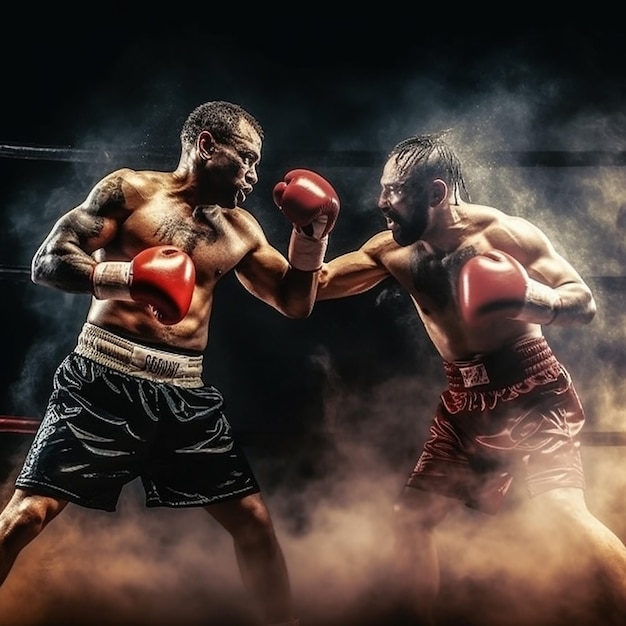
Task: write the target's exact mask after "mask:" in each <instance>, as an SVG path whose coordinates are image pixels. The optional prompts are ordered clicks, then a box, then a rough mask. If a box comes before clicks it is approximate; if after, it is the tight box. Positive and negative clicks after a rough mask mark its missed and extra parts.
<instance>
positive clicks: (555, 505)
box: [534, 488, 626, 625]
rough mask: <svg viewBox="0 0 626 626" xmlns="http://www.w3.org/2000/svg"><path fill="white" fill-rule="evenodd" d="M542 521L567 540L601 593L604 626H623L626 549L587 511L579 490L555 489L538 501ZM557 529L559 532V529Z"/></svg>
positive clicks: (600, 600)
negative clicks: (584, 564) (553, 527)
mask: <svg viewBox="0 0 626 626" xmlns="http://www.w3.org/2000/svg"><path fill="white" fill-rule="evenodd" d="M534 504H535V505H536V506H537V507H539V508H541V511H542V513H541V515H542V519H545V520H546V522H548V523H550V524H551V527H552V525H554V526H555V528H556V531H555V532H556V533H558V534H555V536H562V537H564V538H566V539H567V541H568V544H567V545H568V546H571V550H573V551H575V553H576V554H577V557H578V558H579V559H580V563H581V564H582V563H583V559H586V561H585V563H587V565H586V566H582V567H584V569H582V568H581V571H583V572H586V573H588V574H589V582H590V584H589V586H588V588H592V589H597V590H598V598H597V602H598V604H599V605H600V606H601V610H602V612H603V613H602V614H603V618H604V620H603V623H605V624H615V625H618V624H619V625H622V624H623V623H624V616H625V615H626V546H624V544H623V542H622V541H621V540H620V539H619V538H618V537H617V536H616V535H615V534H614V533H613V532H612V531H611V530H609V528H607V527H606V526H605V525H604V524H603V523H602V522H601V521H600V520H598V519H597V518H596V517H595V516H594V515H593V514H592V513H591V512H590V511H589V509H588V508H587V505H586V502H585V498H584V493H583V491H582V490H580V489H569V488H562V489H554V490H552V491H548V492H547V493H544V494H542V495H540V496H537V497H536V498H535V503H534ZM557 526H558V528H557Z"/></svg>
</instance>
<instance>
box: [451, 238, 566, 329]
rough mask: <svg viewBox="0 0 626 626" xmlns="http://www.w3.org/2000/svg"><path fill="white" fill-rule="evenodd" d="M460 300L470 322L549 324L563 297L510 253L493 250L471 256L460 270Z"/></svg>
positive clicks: (462, 313) (464, 317)
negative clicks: (499, 319)
mask: <svg viewBox="0 0 626 626" xmlns="http://www.w3.org/2000/svg"><path fill="white" fill-rule="evenodd" d="M458 299H459V307H460V310H461V315H462V316H463V319H464V320H465V321H466V322H467V323H468V324H480V323H482V322H486V321H489V320H493V319H494V315H495V316H498V317H507V318H509V319H515V320H521V321H524V322H530V323H532V324H549V323H550V322H551V321H552V320H554V317H555V316H556V313H557V311H558V308H559V306H560V303H561V299H560V297H559V295H558V293H557V292H556V290H555V289H553V288H552V287H550V286H548V285H545V284H543V283H540V282H539V281H536V280H534V279H532V278H530V277H529V276H528V273H527V272H526V269H525V268H524V267H523V266H522V265H521V263H519V261H517V259H514V258H513V257H512V256H511V255H509V254H507V253H506V252H502V251H500V250H490V251H488V252H485V253H483V254H479V255H477V256H475V257H472V258H471V259H470V260H469V261H467V262H466V263H465V265H463V267H462V268H461V271H460V273H459V283H458Z"/></svg>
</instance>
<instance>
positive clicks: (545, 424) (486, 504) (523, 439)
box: [406, 337, 585, 514]
mask: <svg viewBox="0 0 626 626" xmlns="http://www.w3.org/2000/svg"><path fill="white" fill-rule="evenodd" d="M444 369H445V373H446V377H447V379H448V388H447V390H446V391H445V392H444V393H443V394H442V395H441V397H440V401H439V404H438V406H437V411H436V415H435V418H434V420H433V423H432V425H431V428H430V434H429V438H428V439H427V441H426V443H425V444H424V449H423V451H422V454H421V456H420V457H419V459H418V461H417V464H416V465H415V468H414V469H413V471H412V473H411V475H410V476H409V478H408V480H407V483H406V484H407V486H408V487H415V488H419V489H425V490H428V491H433V492H436V493H440V494H442V495H445V496H449V497H453V498H457V499H459V500H461V501H463V502H465V504H466V505H467V506H469V507H471V508H475V509H478V510H480V511H483V512H486V513H491V514H495V513H497V511H498V510H499V509H500V507H501V505H502V503H503V501H504V497H505V495H506V493H507V491H508V489H509V487H510V485H511V482H512V480H513V475H514V474H517V473H518V472H521V473H522V475H524V477H525V481H526V486H527V489H528V492H529V494H530V495H531V496H536V495H538V494H540V493H543V492H545V491H548V490H550V489H555V488H558V487H577V488H581V489H582V488H584V487H585V481H584V475H583V468H582V461H581V454H580V440H579V433H580V431H581V429H582V427H583V424H584V421H585V416H584V412H583V408H582V406H581V403H580V400H579V398H578V395H577V393H576V391H575V390H574V388H573V386H572V382H571V379H570V376H569V374H568V373H567V371H566V370H565V369H564V368H563V366H562V365H561V364H560V363H559V362H558V361H557V359H556V357H555V356H554V354H553V353H552V351H551V349H550V347H549V346H548V344H547V343H546V341H545V339H544V338H543V337H541V338H536V339H530V340H524V341H522V342H520V343H518V344H516V345H514V346H512V347H510V348H507V349H503V350H500V351H498V352H496V353H493V354H490V355H487V356H485V357H484V358H479V359H475V360H472V361H464V362H453V363H450V362H444Z"/></svg>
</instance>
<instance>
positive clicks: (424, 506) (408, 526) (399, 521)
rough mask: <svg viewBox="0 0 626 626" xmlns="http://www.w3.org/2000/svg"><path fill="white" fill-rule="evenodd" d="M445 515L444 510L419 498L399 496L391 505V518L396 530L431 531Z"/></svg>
mask: <svg viewBox="0 0 626 626" xmlns="http://www.w3.org/2000/svg"><path fill="white" fill-rule="evenodd" d="M443 517H445V512H444V511H441V510H440V509H439V508H438V507H436V506H433V505H432V504H431V503H429V502H428V499H425V500H424V501H421V500H420V499H419V498H415V499H407V498H400V499H399V500H397V501H396V502H395V503H394V505H393V520H394V525H395V527H396V529H397V530H398V531H401V532H402V531H411V532H415V531H418V532H425V533H427V532H431V531H432V530H434V528H435V527H436V526H437V524H439V522H440V521H441V520H442V519H443Z"/></svg>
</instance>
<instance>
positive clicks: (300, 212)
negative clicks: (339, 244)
mask: <svg viewBox="0 0 626 626" xmlns="http://www.w3.org/2000/svg"><path fill="white" fill-rule="evenodd" d="M273 198H274V202H275V204H276V206H277V207H278V208H279V209H280V210H281V211H282V212H283V213H284V214H285V215H286V216H287V218H288V219H289V220H290V221H291V222H292V223H293V225H294V229H293V231H292V234H291V240H290V242H289V261H290V263H291V264H292V265H293V267H296V268H297V269H301V270H305V271H314V270H317V269H319V268H320V267H321V265H322V263H323V261H324V255H325V253H326V248H327V246H328V234H329V233H330V231H331V230H332V229H333V228H334V226H335V222H336V221H337V216H338V214H339V206H340V203H339V197H338V196H337V192H336V191H335V190H334V189H333V187H332V185H331V184H330V183H329V182H328V181H327V180H326V179H325V178H323V177H322V176H320V175H319V174H317V173H316V172H312V171H311V170H305V169H296V170H291V171H290V172H287V174H285V177H284V180H282V181H280V182H278V183H276V185H275V186H274V191H273Z"/></svg>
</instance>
